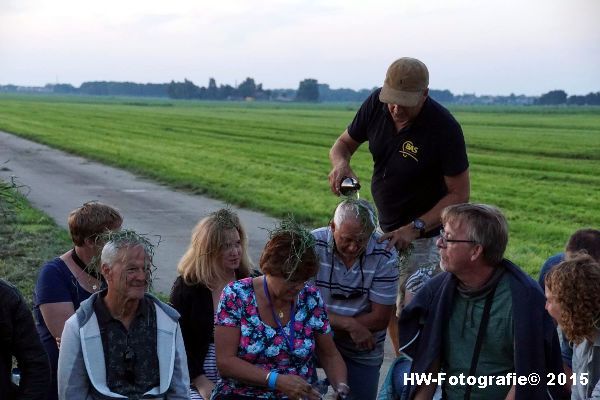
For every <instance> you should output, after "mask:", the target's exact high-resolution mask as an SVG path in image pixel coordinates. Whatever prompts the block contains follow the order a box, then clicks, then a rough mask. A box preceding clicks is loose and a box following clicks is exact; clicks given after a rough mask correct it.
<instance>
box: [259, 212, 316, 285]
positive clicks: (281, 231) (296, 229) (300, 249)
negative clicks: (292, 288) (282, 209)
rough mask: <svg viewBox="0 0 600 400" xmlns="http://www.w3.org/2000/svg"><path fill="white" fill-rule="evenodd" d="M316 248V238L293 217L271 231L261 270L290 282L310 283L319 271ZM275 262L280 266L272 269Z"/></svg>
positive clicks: (281, 222)
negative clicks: (308, 280)
mask: <svg viewBox="0 0 600 400" xmlns="http://www.w3.org/2000/svg"><path fill="white" fill-rule="evenodd" d="M277 242H279V243H278V244H275V243H277ZM314 246H315V238H314V236H313V235H312V234H311V233H310V231H309V230H307V229H306V228H304V227H303V226H302V225H301V224H300V223H299V222H297V221H296V220H295V219H294V216H293V215H291V214H290V215H288V216H287V217H285V218H284V219H282V220H281V221H280V222H279V224H278V225H277V226H276V227H275V228H274V229H273V230H269V242H268V243H267V245H266V246H265V250H264V252H263V256H262V257H261V269H263V272H264V273H271V274H273V275H281V276H282V277H284V278H285V279H286V280H289V281H299V280H307V279H309V278H311V277H312V276H314V275H315V274H316V270H317V269H318V259H317V256H316V253H315V251H314ZM274 262H276V263H277V267H276V268H273V266H272V264H273V263H274Z"/></svg>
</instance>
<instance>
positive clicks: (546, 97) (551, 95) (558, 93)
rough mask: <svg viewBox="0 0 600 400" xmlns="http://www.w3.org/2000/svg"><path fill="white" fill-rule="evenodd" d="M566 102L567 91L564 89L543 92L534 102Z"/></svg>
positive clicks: (543, 103)
mask: <svg viewBox="0 0 600 400" xmlns="http://www.w3.org/2000/svg"><path fill="white" fill-rule="evenodd" d="M566 102H567V93H565V91H564V90H551V91H550V92H548V93H544V94H543V95H541V96H540V98H539V99H538V100H537V102H536V104H539V105H557V104H565V103H566Z"/></svg>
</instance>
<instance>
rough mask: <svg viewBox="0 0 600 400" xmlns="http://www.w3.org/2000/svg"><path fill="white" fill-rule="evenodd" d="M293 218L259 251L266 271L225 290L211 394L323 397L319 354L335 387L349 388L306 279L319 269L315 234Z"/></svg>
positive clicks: (219, 311)
mask: <svg viewBox="0 0 600 400" xmlns="http://www.w3.org/2000/svg"><path fill="white" fill-rule="evenodd" d="M291 225H293V226H294V228H289V226H290V224H282V227H280V228H278V229H277V230H276V231H274V232H272V233H271V238H270V240H269V242H268V243H267V244H266V246H265V249H264V251H263V253H262V256H261V258H260V268H261V270H262V272H263V274H264V275H263V276H260V277H256V278H245V279H242V280H239V281H236V282H233V283H231V284H229V285H227V286H225V289H224V290H223V293H222V295H221V300H220V302H219V305H218V308H217V312H216V315H215V347H216V355H217V367H218V369H219V373H220V375H221V380H220V381H219V382H218V383H217V385H216V387H215V389H214V390H213V398H214V399H219V400H220V399H250V398H262V399H277V398H283V399H286V398H287V399H293V400H298V399H313V400H314V399H318V398H320V395H319V393H318V392H317V391H316V390H315V389H314V388H313V387H312V384H314V383H315V382H316V371H315V360H314V355H315V354H316V355H317V356H318V358H319V362H320V364H321V366H322V367H323V369H324V370H325V373H326V374H327V376H328V378H329V381H330V382H331V383H332V386H333V388H334V389H335V390H336V391H337V392H338V393H339V394H343V393H347V392H348V391H349V388H348V386H347V385H346V383H345V382H346V366H345V364H344V361H343V360H342V357H341V356H340V354H339V352H338V351H337V349H336V347H335V345H334V343H333V339H332V336H331V328H330V326H329V320H328V319H327V313H326V312H325V307H324V303H323V299H322V298H321V295H320V293H319V291H318V289H317V288H316V287H315V286H313V285H312V284H308V283H307V282H306V281H307V280H309V279H310V278H312V277H313V276H314V275H315V274H316V273H317V270H318V268H319V261H318V259H317V256H316V254H315V252H314V250H313V245H314V240H313V239H312V236H311V235H310V233H309V232H308V231H305V230H304V229H302V228H300V227H299V226H297V225H294V224H291Z"/></svg>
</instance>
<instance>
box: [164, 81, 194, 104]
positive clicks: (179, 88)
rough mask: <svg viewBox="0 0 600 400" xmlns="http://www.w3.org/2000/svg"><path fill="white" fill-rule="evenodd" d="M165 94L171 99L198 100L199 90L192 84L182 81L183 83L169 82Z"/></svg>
mask: <svg viewBox="0 0 600 400" xmlns="http://www.w3.org/2000/svg"><path fill="white" fill-rule="evenodd" d="M167 93H168V94H169V97H171V98H172V99H197V98H200V88H199V87H198V86H196V85H194V82H192V81H188V80H187V79H184V80H183V82H175V81H171V83H169V86H168V88H167Z"/></svg>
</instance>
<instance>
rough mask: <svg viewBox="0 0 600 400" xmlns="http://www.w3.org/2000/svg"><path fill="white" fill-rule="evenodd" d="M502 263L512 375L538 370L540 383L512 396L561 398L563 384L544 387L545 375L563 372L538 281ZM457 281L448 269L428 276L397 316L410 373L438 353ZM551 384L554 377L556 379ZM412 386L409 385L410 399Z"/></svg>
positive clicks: (423, 369) (428, 363)
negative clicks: (510, 316)
mask: <svg viewBox="0 0 600 400" xmlns="http://www.w3.org/2000/svg"><path fill="white" fill-rule="evenodd" d="M502 265H503V266H504V267H505V268H506V273H508V277H509V282H510V290H511V294H512V306H513V321H514V348H515V350H514V364H515V373H516V375H517V376H528V375H529V374H531V373H537V374H538V375H539V377H540V378H541V383H540V384H539V385H537V386H534V385H517V387H516V399H518V400H519V399H521V400H525V399H527V400H530V399H562V398H568V394H567V393H566V392H565V391H564V389H563V388H562V387H559V386H546V384H545V382H546V375H547V374H548V373H554V374H555V375H556V374H558V373H561V372H563V369H562V359H561V355H560V345H559V342H558V336H557V334H556V327H555V326H554V323H553V321H552V319H551V318H550V315H548V313H547V312H546V310H545V309H544V304H545V301H546V300H545V298H544V295H543V294H542V291H541V290H540V287H539V285H538V284H537V283H536V282H535V281H533V279H531V278H530V277H529V276H527V275H526V274H525V273H524V272H523V271H522V270H521V269H520V268H519V267H517V266H516V265H514V264H513V263H511V262H510V261H508V260H503V261H502ZM457 282H458V280H457V279H456V277H455V276H454V275H452V274H451V273H447V272H446V273H441V274H439V275H437V276H436V277H434V278H432V279H431V280H430V281H429V282H427V284H426V285H425V286H424V287H423V288H422V289H421V290H420V291H419V292H418V293H417V295H416V296H415V298H414V299H413V301H412V302H411V303H410V304H408V305H407V306H406V308H405V309H404V310H403V311H402V314H401V316H400V321H399V324H400V326H401V329H400V348H401V350H402V352H404V353H405V354H407V355H408V356H409V357H411V358H413V364H412V372H416V373H423V372H427V371H428V370H429V368H430V367H431V365H432V363H433V361H434V360H435V359H437V358H438V357H439V356H440V355H441V354H442V342H443V337H442V335H443V330H444V326H445V323H446V321H447V320H448V318H449V316H450V312H451V310H452V303H453V298H454V293H455V292H456V285H457ZM555 382H556V380H555ZM415 389H416V388H415V387H414V386H413V387H411V388H410V394H409V398H413V397H414V394H415Z"/></svg>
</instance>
